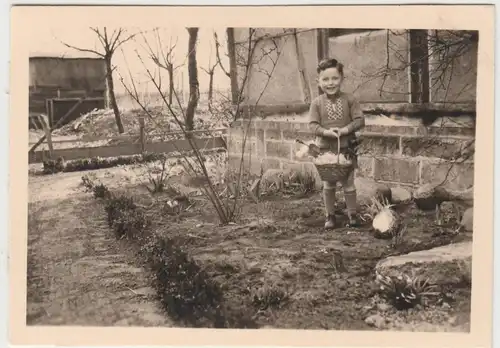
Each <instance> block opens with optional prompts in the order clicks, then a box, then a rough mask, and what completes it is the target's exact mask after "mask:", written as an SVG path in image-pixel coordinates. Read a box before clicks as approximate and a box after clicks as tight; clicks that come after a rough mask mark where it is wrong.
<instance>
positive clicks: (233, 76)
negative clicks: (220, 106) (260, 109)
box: [226, 28, 240, 105]
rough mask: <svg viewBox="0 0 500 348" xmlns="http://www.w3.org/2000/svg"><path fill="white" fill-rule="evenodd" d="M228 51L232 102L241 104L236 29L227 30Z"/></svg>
mask: <svg viewBox="0 0 500 348" xmlns="http://www.w3.org/2000/svg"><path fill="white" fill-rule="evenodd" d="M226 34H227V51H228V54H229V79H230V80H231V100H232V102H233V105H236V104H238V103H239V102H240V100H239V99H240V95H239V94H240V91H239V88H238V67H237V66H236V64H237V63H236V47H235V46H234V45H235V40H234V28H227V29H226Z"/></svg>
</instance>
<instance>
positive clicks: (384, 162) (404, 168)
mask: <svg viewBox="0 0 500 348" xmlns="http://www.w3.org/2000/svg"><path fill="white" fill-rule="evenodd" d="M374 179H375V180H382V181H393V182H401V183H407V184H418V182H419V162H418V161H415V160H411V159H401V158H375V161H374Z"/></svg>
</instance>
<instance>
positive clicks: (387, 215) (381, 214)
mask: <svg viewBox="0 0 500 348" xmlns="http://www.w3.org/2000/svg"><path fill="white" fill-rule="evenodd" d="M370 201H371V203H370V204H369V205H367V206H366V213H365V214H363V217H365V218H366V217H368V218H369V219H371V221H372V229H373V231H374V236H375V237H376V238H379V239H391V238H394V236H396V235H398V234H399V233H400V229H401V224H402V219H401V217H400V216H399V214H398V213H397V212H396V211H394V209H392V207H393V205H391V204H389V202H388V200H387V199H379V198H377V197H371V200H370Z"/></svg>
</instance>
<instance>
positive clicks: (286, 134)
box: [283, 130, 316, 141]
mask: <svg viewBox="0 0 500 348" xmlns="http://www.w3.org/2000/svg"><path fill="white" fill-rule="evenodd" d="M315 138H316V137H315V136H314V135H313V134H312V133H311V132H302V131H297V130H284V131H283V139H284V140H292V141H295V139H300V140H302V141H310V140H314V139H315Z"/></svg>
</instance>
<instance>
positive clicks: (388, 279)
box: [376, 272, 439, 310]
mask: <svg viewBox="0 0 500 348" xmlns="http://www.w3.org/2000/svg"><path fill="white" fill-rule="evenodd" d="M376 281H377V283H379V284H380V292H381V295H382V296H383V297H384V298H385V299H386V300H387V301H388V302H390V303H391V304H392V305H393V306H394V307H395V308H396V309H398V310H405V309H409V308H413V307H415V306H416V305H417V304H422V300H423V299H424V298H425V297H429V296H436V295H439V292H438V291H436V290H437V287H436V285H433V284H430V282H429V280H428V279H423V278H421V277H415V278H413V279H412V278H411V277H409V276H408V275H406V274H404V275H400V276H398V277H394V276H385V275H382V274H380V273H379V272H376Z"/></svg>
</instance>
